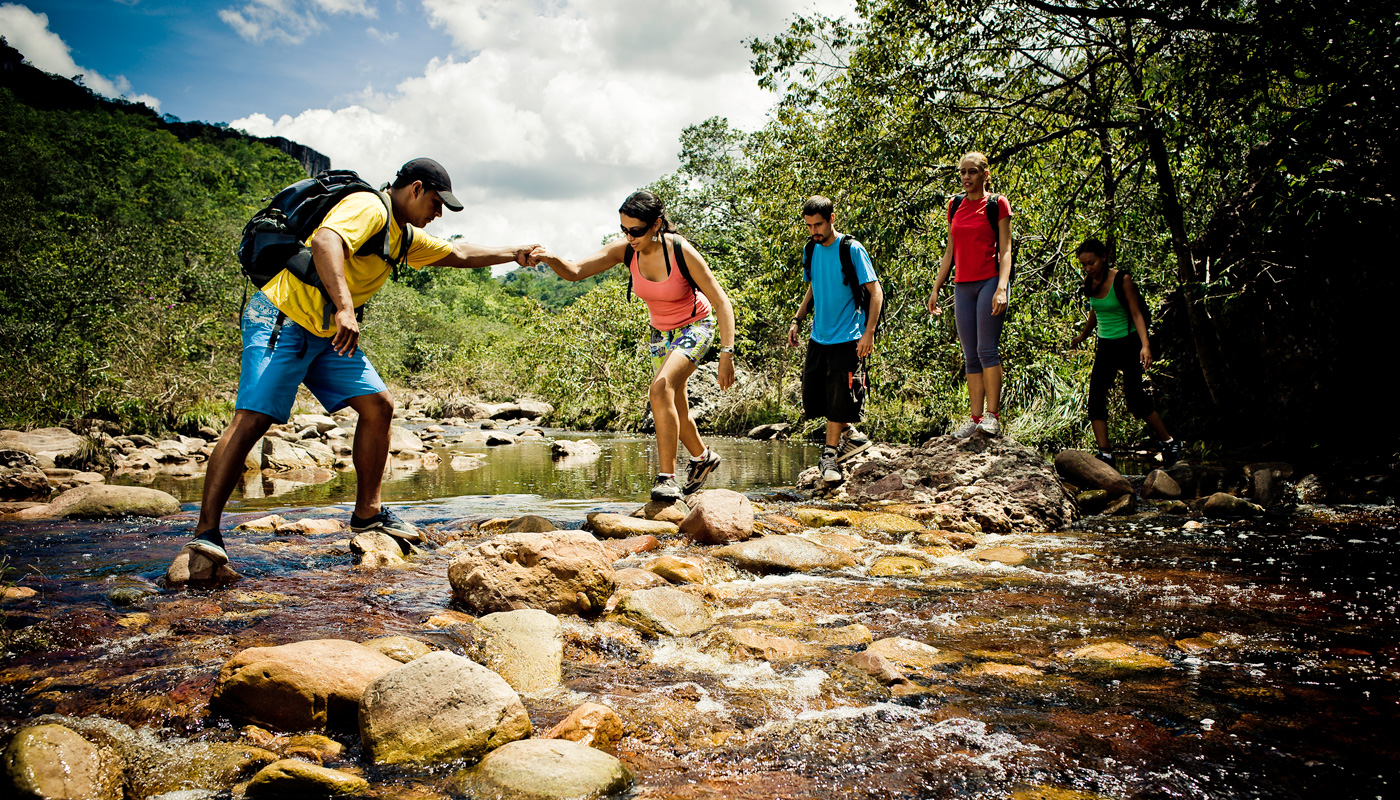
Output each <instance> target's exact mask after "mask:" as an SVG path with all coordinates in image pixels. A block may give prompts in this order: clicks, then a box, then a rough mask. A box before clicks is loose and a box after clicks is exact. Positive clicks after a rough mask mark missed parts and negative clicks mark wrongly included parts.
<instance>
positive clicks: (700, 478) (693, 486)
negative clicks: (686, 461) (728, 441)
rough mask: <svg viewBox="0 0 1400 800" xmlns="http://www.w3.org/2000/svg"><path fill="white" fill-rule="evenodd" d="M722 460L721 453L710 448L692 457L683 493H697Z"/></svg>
mask: <svg viewBox="0 0 1400 800" xmlns="http://www.w3.org/2000/svg"><path fill="white" fill-rule="evenodd" d="M720 461H723V459H721V458H720V457H719V453H716V452H715V451H713V450H709V449H707V450H705V454H704V455H702V456H700V457H699V458H692V459H690V471H689V472H688V473H687V474H686V476H685V487H684V488H682V489H681V493H682V494H695V493H696V492H698V491H700V487H701V486H704V485H705V479H706V478H708V477H710V473H711V472H714V471H715V467H718V466H719V462H720Z"/></svg>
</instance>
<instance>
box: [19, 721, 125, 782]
mask: <svg viewBox="0 0 1400 800" xmlns="http://www.w3.org/2000/svg"><path fill="white" fill-rule="evenodd" d="M4 769H5V781H6V783H7V784H8V785H9V787H10V791H7V792H5V796H6V797H14V798H25V800H28V798H34V799H35V800H40V798H43V800H49V799H50V798H52V799H53V800H60V799H66V798H72V799H73V800H121V798H122V763H121V759H120V758H118V757H117V755H116V754H115V753H113V752H112V751H111V750H109V749H107V748H105V747H100V746H98V745H94V744H92V743H91V742H89V741H88V740H87V739H84V738H83V737H82V736H80V735H78V734H77V733H75V732H73V731H71V730H69V729H68V728H65V727H64V726H62V725H34V726H31V727H28V728H21V729H20V731H19V732H18V733H16V734H15V736H14V738H13V739H11V740H10V745H9V747H6V748H5V753H4ZM11 792H13V794H12V793H11Z"/></svg>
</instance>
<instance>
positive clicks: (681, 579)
mask: <svg viewBox="0 0 1400 800" xmlns="http://www.w3.org/2000/svg"><path fill="white" fill-rule="evenodd" d="M646 569H647V570H648V571H650V572H655V573H656V574H657V575H660V576H661V577H663V578H665V579H666V580H668V581H670V582H671V583H704V582H705V570H704V568H703V567H701V566H700V565H699V564H697V563H695V562H694V561H691V560H688V559H686V558H683V557H681V556H672V555H664V556H660V557H658V558H654V559H652V560H651V561H648V562H647V565H646Z"/></svg>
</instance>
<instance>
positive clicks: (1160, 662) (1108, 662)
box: [1070, 642, 1171, 673]
mask: <svg viewBox="0 0 1400 800" xmlns="http://www.w3.org/2000/svg"><path fill="white" fill-rule="evenodd" d="M1070 660H1071V661H1072V662H1074V663H1075V664H1076V665H1077V666H1079V667H1082V668H1084V669H1087V670H1089V671H1093V672H1108V673H1138V672H1160V671H1162V670H1164V669H1167V668H1168V667H1170V666H1171V662H1170V661H1167V660H1166V659H1165V658H1162V657H1161V656H1155V655H1152V654H1151V653H1145V652H1143V651H1141V650H1139V649H1137V648H1136V647H1133V646H1132V645H1129V644H1124V643H1123V642H1105V643H1103V644H1092V645H1089V646H1087V647H1081V648H1079V649H1078V650H1075V651H1074V652H1073V653H1071V654H1070Z"/></svg>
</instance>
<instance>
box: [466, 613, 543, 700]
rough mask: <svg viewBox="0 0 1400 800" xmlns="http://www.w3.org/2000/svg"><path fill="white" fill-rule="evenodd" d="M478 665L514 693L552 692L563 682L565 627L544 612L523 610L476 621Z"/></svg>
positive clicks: (489, 615) (497, 614)
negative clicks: (546, 690)
mask: <svg viewBox="0 0 1400 800" xmlns="http://www.w3.org/2000/svg"><path fill="white" fill-rule="evenodd" d="M476 624H477V626H478V629H479V630H480V635H481V638H480V640H479V643H478V647H479V649H480V651H481V659H480V661H481V663H482V664H483V665H484V666H485V667H486V668H488V669H490V670H493V671H494V672H496V673H497V674H498V675H500V676H501V677H502V678H504V679H505V681H506V683H508V684H510V686H511V688H512V689H514V690H515V691H517V692H538V691H542V690H545V689H553V688H554V687H556V686H558V685H559V684H560V682H561V681H562V680H563V664H564V628H563V626H562V625H560V624H559V618H558V617H555V616H554V615H553V614H550V613H548V612H546V611H540V610H538V609H534V608H525V609H521V610H519V611H500V612H497V613H495V614H487V615H486V616H484V617H482V618H480V619H478V620H477V621H476Z"/></svg>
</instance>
